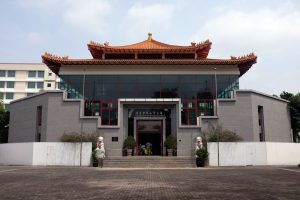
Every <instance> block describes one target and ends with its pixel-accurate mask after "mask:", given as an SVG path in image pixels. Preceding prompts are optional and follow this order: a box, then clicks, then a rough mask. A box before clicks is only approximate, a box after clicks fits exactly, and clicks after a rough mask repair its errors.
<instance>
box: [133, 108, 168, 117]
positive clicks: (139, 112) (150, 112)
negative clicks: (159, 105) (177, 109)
mask: <svg viewBox="0 0 300 200" xmlns="http://www.w3.org/2000/svg"><path fill="white" fill-rule="evenodd" d="M165 116H166V113H165V111H164V110H159V109H130V110H129V117H165Z"/></svg>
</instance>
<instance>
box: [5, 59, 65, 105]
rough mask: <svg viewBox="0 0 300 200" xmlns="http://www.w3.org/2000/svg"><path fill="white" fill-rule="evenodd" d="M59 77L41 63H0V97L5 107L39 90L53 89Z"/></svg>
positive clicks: (56, 86) (56, 85) (55, 87)
mask: <svg viewBox="0 0 300 200" xmlns="http://www.w3.org/2000/svg"><path fill="white" fill-rule="evenodd" d="M58 83H59V78H58V76H57V75H56V74H55V73H53V72H52V71H51V70H50V69H49V68H48V67H47V66H46V65H45V64H42V63H0V99H1V100H2V101H3V103H4V105H5V107H6V109H8V108H9V103H10V102H11V101H13V100H16V99H19V98H23V97H28V96H31V95H33V94H35V93H37V92H39V91H40V90H55V89H57V88H58Z"/></svg>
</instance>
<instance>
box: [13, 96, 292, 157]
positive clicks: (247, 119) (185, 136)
mask: <svg viewBox="0 0 300 200" xmlns="http://www.w3.org/2000/svg"><path fill="white" fill-rule="evenodd" d="M172 104H173V105H174V103H172ZM258 105H260V106H263V108H264V124H265V135H266V141H272V142H290V141H291V134H290V118H289V112H288V107H287V102H286V101H283V100H280V99H278V98H273V97H270V96H267V95H263V94H260V93H257V92H253V91H237V92H236V94H235V99H231V100H220V101H219V106H218V114H219V116H218V117H219V118H217V117H210V118H202V120H201V124H202V130H204V129H206V128H207V127H208V124H209V123H211V124H217V123H219V124H222V125H223V127H224V128H226V129H229V130H232V131H235V132H237V133H238V134H239V135H240V136H242V137H243V139H244V141H259V132H258V128H259V126H258V111H257V107H258ZM37 106H42V107H43V113H42V131H41V133H42V137H41V141H42V142H57V141H59V139H60V137H61V136H62V135H63V133H71V132H76V133H80V132H81V126H82V130H83V132H85V133H96V134H97V135H99V136H103V137H104V142H105V149H106V155H107V156H110V157H111V156H121V155H122V145H123V141H124V139H125V137H126V136H127V124H126V123H127V120H123V118H124V119H127V109H125V111H124V112H123V107H124V108H125V106H126V105H124V104H123V103H120V110H119V115H118V116H119V125H120V127H101V128H98V126H97V123H98V120H97V119H96V118H94V119H91V118H80V101H79V100H76V101H74V100H63V92H61V91H56V92H47V93H41V94H38V95H34V96H32V97H29V98H24V99H20V100H17V101H14V102H13V103H12V104H11V110H10V111H11V112H10V128H9V142H32V141H35V134H36V114H37ZM178 108H179V105H176V109H175V108H173V109H174V110H172V113H175V112H173V111H175V110H176V115H177V116H179V111H178ZM172 123H173V121H172ZM174 124H176V127H172V129H175V131H176V133H175V134H177V144H178V145H177V155H178V156H193V155H194V148H195V138H196V137H197V136H199V135H200V127H180V126H179V124H180V119H177V121H176V123H174ZM112 137H118V141H117V142H112Z"/></svg>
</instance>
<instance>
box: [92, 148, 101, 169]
mask: <svg viewBox="0 0 300 200" xmlns="http://www.w3.org/2000/svg"><path fill="white" fill-rule="evenodd" d="M98 160H99V158H98V156H97V152H96V149H94V150H93V151H92V162H93V167H98V162H99V161H98Z"/></svg>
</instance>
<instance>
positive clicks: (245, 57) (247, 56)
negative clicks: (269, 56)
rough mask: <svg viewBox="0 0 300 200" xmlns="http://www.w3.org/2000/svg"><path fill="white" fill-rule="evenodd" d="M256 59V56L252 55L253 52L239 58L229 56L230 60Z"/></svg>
mask: <svg viewBox="0 0 300 200" xmlns="http://www.w3.org/2000/svg"><path fill="white" fill-rule="evenodd" d="M253 57H256V55H255V54H254V52H252V53H249V54H246V55H243V56H239V57H235V56H230V59H231V60H237V59H247V58H253Z"/></svg>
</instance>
